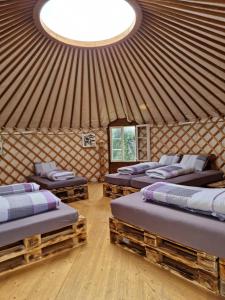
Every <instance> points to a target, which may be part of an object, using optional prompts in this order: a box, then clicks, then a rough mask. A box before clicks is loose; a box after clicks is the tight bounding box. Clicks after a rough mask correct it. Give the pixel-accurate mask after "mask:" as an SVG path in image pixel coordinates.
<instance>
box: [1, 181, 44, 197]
mask: <svg viewBox="0 0 225 300" xmlns="http://www.w3.org/2000/svg"><path fill="white" fill-rule="evenodd" d="M39 189H40V185H38V184H36V183H35V182H30V183H15V184H9V185H2V186H0V196H5V195H11V194H20V193H28V192H34V191H38V190H39Z"/></svg>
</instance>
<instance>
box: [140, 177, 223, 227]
mask: <svg viewBox="0 0 225 300" xmlns="http://www.w3.org/2000/svg"><path fill="white" fill-rule="evenodd" d="M141 192H142V195H143V198H144V200H146V201H153V202H154V201H156V202H157V203H160V204H164V205H170V206H173V207H179V208H182V209H186V210H189V211H191V212H197V213H202V214H206V215H212V216H213V217H216V218H218V219H220V220H221V221H224V220H225V189H210V188H200V187H191V186H182V185H177V184H172V183H166V182H157V183H154V184H152V185H149V186H147V187H144V188H143V189H142V190H141Z"/></svg>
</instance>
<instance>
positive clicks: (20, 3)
mask: <svg viewBox="0 0 225 300" xmlns="http://www.w3.org/2000/svg"><path fill="white" fill-rule="evenodd" d="M128 1H129V0H128ZM134 1H135V0H134ZM37 2H38V0H7V1H4V0H2V1H0V40H1V48H0V65H1V69H0V71H1V73H0V83H1V85H0V127H18V128H29V127H30V128H43V127H46V128H89V127H91V128H97V127H102V126H107V125H108V124H109V123H110V122H112V121H114V120H116V119H118V118H127V119H128V120H130V121H136V122H137V123H151V124H161V123H171V122H183V121H188V120H194V119H204V118H208V117H214V116H224V114H225V1H223V0H215V1H212V0H199V1H194V0H136V3H137V4H138V5H139V6H140V9H141V11H142V21H141V24H140V26H139V28H138V29H137V30H136V31H135V32H134V33H133V34H131V35H130V36H129V37H128V38H126V39H124V40H122V41H120V42H119V43H116V44H114V45H111V46H107V47H99V48H78V47H75V46H69V45H66V44H63V43H61V42H58V41H56V40H54V39H53V38H51V37H48V35H46V34H45V33H44V32H43V31H41V30H40V28H38V27H37V26H36V22H35V21H34V18H33V9H34V7H35V5H36V4H37Z"/></svg>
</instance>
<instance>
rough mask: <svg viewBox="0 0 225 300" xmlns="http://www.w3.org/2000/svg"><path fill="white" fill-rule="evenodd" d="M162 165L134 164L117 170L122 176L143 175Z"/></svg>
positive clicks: (152, 163) (151, 163) (149, 163)
mask: <svg viewBox="0 0 225 300" xmlns="http://www.w3.org/2000/svg"><path fill="white" fill-rule="evenodd" d="M162 166H163V165H162V164H160V163H158V162H145V163H140V164H136V165H133V166H128V167H122V168H119V169H118V170H117V172H118V173H119V174H123V175H135V174H142V173H145V171H147V170H151V169H155V168H159V167H162Z"/></svg>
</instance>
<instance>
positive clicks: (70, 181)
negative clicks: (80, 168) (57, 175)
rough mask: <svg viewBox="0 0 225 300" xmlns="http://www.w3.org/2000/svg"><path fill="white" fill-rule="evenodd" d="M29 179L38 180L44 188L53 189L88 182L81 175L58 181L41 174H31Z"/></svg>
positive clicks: (30, 180) (31, 180)
mask: <svg viewBox="0 0 225 300" xmlns="http://www.w3.org/2000/svg"><path fill="white" fill-rule="evenodd" d="M27 180H28V181H29V182H36V183H37V184H39V185H40V186H41V187H42V188H44V189H47V190H52V189H56V188H63V187H67V186H76V185H82V184H86V183H87V179H86V178H84V177H80V176H75V178H73V179H68V180H58V181H52V180H49V179H47V178H44V177H41V176H36V175H33V176H29V177H27Z"/></svg>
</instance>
